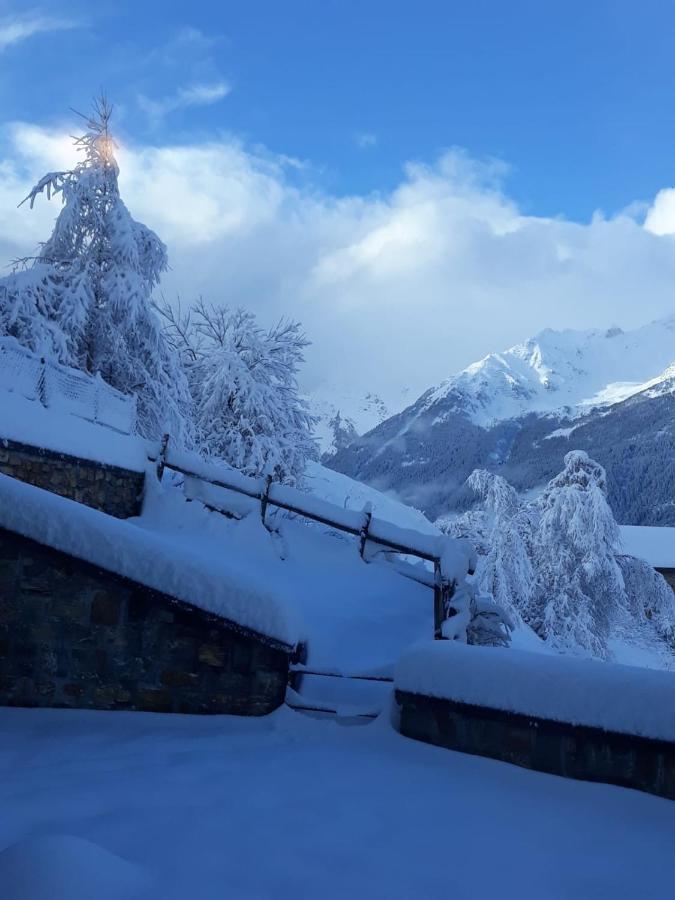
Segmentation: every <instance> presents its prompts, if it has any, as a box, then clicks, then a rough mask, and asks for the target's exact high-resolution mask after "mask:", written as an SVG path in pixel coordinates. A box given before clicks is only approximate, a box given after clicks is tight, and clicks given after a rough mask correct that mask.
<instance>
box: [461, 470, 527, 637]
mask: <svg viewBox="0 0 675 900" xmlns="http://www.w3.org/2000/svg"><path fill="white" fill-rule="evenodd" d="M467 485H468V487H470V488H471V489H472V490H473V491H474V493H475V494H476V496H477V497H479V498H480V501H481V510H482V513H483V538H484V551H483V553H482V554H479V557H478V567H477V569H476V577H477V579H478V583H479V584H480V587H481V590H483V591H485V592H486V593H488V594H490V595H491V596H492V597H493V598H494V600H495V602H496V603H497V604H498V605H499V606H501V607H503V608H504V609H505V610H507V611H508V613H509V615H510V616H511V617H512V618H513V619H515V620H516V621H518V620H519V619H520V618H521V616H523V615H524V616H525V617H527V612H528V610H529V608H530V604H531V601H532V591H533V584H534V571H533V567H532V560H531V552H532V548H531V542H532V534H531V532H532V515H531V512H530V510H529V509H528V507H527V505H526V504H525V503H523V502H522V500H521V499H520V497H519V496H518V494H517V493H516V491H515V490H514V489H513V488H512V487H511V485H510V484H509V483H508V482H507V481H506V479H505V478H502V477H501V476H500V475H495V474H493V473H492V472H487V471H485V470H484V469H476V470H474V472H472V473H471V475H470V476H469V478H468V479H467Z"/></svg>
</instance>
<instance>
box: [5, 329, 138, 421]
mask: <svg viewBox="0 0 675 900" xmlns="http://www.w3.org/2000/svg"><path fill="white" fill-rule="evenodd" d="M0 388H2V389H4V390H7V391H13V392H15V393H17V394H21V395H22V396H23V397H26V398H27V399H28V400H35V401H37V402H38V403H41V404H42V405H43V406H45V407H48V408H49V409H56V410H59V411H60V412H65V413H70V414H71V415H74V416H78V417H79V418H81V419H86V420H87V421H88V422H95V423H97V424H99V425H105V426H106V427H107V428H112V429H114V430H115V431H119V432H121V433H122V434H133V433H134V431H135V428H136V397H135V396H130V395H128V394H123V393H121V391H118V390H116V389H115V388H113V387H111V386H110V385H109V384H107V383H106V382H105V381H104V380H103V379H102V378H101V376H100V375H99V374H98V373H97V374H96V375H87V373H86V372H81V371H80V370H79V369H72V368H70V367H69V366H63V365H60V364H59V363H55V362H52V361H51V360H46V359H44V358H42V357H40V356H37V355H36V354H34V353H31V352H30V351H29V350H26V348H25V347H22V346H21V344H19V343H18V341H15V340H14V338H9V337H3V338H0Z"/></svg>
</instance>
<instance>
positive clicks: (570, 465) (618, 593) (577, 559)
mask: <svg viewBox="0 0 675 900" xmlns="http://www.w3.org/2000/svg"><path fill="white" fill-rule="evenodd" d="M538 506H539V510H540V516H539V521H538V524H537V527H536V530H535V533H534V566H535V570H536V575H537V578H536V583H535V598H534V604H533V605H534V608H535V609H536V611H537V618H538V621H536V622H534V623H533V624H534V625H535V628H536V630H537V631H538V632H539V634H540V635H541V636H542V637H544V638H545V639H546V640H547V641H549V642H550V643H551V644H552V645H553V646H556V647H558V648H560V649H564V650H567V651H570V650H572V651H576V652H579V650H581V651H586V652H589V653H591V654H593V655H595V656H600V657H606V656H607V655H608V650H607V644H606V641H607V638H608V636H609V633H610V628H611V626H612V624H613V622H614V621H615V620H616V617H617V615H619V614H620V613H621V612H622V611H623V610H624V609H625V590H624V580H623V575H622V573H621V569H620V567H619V564H618V562H617V559H616V553H617V547H618V544H619V527H618V525H617V524H616V522H615V520H614V516H613V515H612V511H611V509H610V508H609V504H608V503H607V481H606V476H605V471H604V469H603V468H602V466H600V465H599V464H598V463H596V462H594V461H593V460H592V459H590V458H589V456H588V454H587V453H585V452H584V451H582V450H573V451H571V452H570V453H567V454H566V456H565V468H564V469H563V471H562V472H561V473H560V474H559V475H557V476H556V477H555V478H554V479H553V480H552V481H550V482H549V484H548V486H547V488H546V489H545V491H544V493H543V494H542V496H541V498H540V500H539V503H538Z"/></svg>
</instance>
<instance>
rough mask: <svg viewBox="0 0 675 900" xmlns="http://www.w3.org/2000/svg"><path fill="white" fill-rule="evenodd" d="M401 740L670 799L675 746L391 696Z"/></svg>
mask: <svg viewBox="0 0 675 900" xmlns="http://www.w3.org/2000/svg"><path fill="white" fill-rule="evenodd" d="M396 699H397V701H398V703H399V706H400V711H401V724H400V731H401V734H404V735H405V736H406V737H411V738H415V739H417V740H420V741H425V742H427V743H429V744H436V745H438V746H440V747H448V748H449V749H450V750H458V751H460V752H461V753H472V754H475V755H478V756H487V757H490V758H492V759H499V760H502V761H504V762H509V763H513V764H515V765H517V766H524V767H525V768H528V769H536V770H537V771H539V772H549V773H551V774H553V775H563V776H565V777H567V778H578V779H582V780H585V781H602V782H607V783H610V784H618V785H621V786H623V787H632V788H637V789H638V790H641V791H647V792H648V793H651V794H658V795H660V796H662V797H669V798H670V799H674V800H675V744H672V743H667V742H665V741H655V740H651V739H649V738H643V737H635V736H631V735H625V734H619V733H617V732H608V731H603V730H602V729H600V728H589V727H587V726H581V725H569V724H566V723H562V722H554V721H551V720H549V719H539V718H536V717H533V716H524V715H520V714H517V713H509V712H504V711H503V710H498V709H488V708H485V707H479V706H471V705H469V704H465V703H458V702H456V701H453V700H441V699H438V698H436V697H427V696H423V695H421V694H412V693H409V692H407V691H396Z"/></svg>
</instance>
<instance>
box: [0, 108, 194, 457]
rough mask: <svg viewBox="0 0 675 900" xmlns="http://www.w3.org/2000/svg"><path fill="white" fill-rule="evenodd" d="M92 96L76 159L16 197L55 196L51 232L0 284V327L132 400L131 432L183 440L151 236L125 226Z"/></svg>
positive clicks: (180, 383) (106, 136)
mask: <svg viewBox="0 0 675 900" xmlns="http://www.w3.org/2000/svg"><path fill="white" fill-rule="evenodd" d="M111 112H112V107H111V106H110V105H109V104H108V102H107V101H106V99H105V98H104V97H102V98H101V99H99V100H98V101H97V102H96V103H95V104H94V109H93V112H92V114H91V116H90V117H89V118H87V119H86V125H87V130H86V132H85V134H84V135H83V136H82V137H79V138H77V139H76V140H75V145H76V147H77V149H78V150H79V151H80V152H81V153H82V158H81V159H80V161H79V162H78V164H77V165H76V166H75V167H74V168H73V169H71V170H69V171H65V172H50V173H48V174H47V175H45V176H44V178H42V179H41V180H40V181H39V182H38V183H37V184H36V185H35V187H34V188H33V189H32V191H31V192H30V194H29V196H28V197H27V198H26V199H27V200H29V201H30V206H31V208H32V206H33V204H34V202H35V200H36V198H37V197H38V196H39V195H40V194H43V193H44V194H46V196H47V198H48V199H50V198H51V197H52V196H60V198H61V201H62V208H61V211H60V213H59V215H58V218H57V220H56V224H55V227H54V231H53V234H52V236H51V237H50V238H49V240H48V241H47V242H46V243H45V244H43V245H42V246H41V248H40V250H39V253H38V255H37V257H35V258H34V259H31V260H25V261H23V266H22V267H20V268H18V269H17V270H16V271H15V272H14V273H13V274H12V275H10V276H9V277H7V278H5V279H3V280H2V282H1V283H0V330H1V331H2V333H4V334H9V335H12V336H14V337H16V338H17V339H18V340H19V341H20V342H21V343H22V344H23V345H24V346H26V347H28V348H29V349H31V350H34V351H36V352H38V353H40V354H42V355H45V356H49V357H52V358H55V359H57V360H58V361H59V362H62V363H65V364H67V365H71V366H75V367H77V368H80V369H83V370H84V371H86V372H90V373H95V372H99V373H100V374H101V376H102V377H103V378H104V379H105V380H106V381H107V382H108V383H109V384H111V385H113V386H114V387H116V388H118V389H119V390H121V391H123V392H125V393H135V394H136V395H137V397H138V424H139V430H140V432H141V434H143V435H144V436H147V437H156V436H158V435H159V434H161V433H162V432H163V431H170V432H171V434H172V437H173V438H174V439H175V440H177V441H178V442H179V443H190V441H191V425H190V414H191V412H190V411H191V399H190V395H189V392H188V389H187V384H186V381H185V378H184V376H183V374H182V372H181V370H180V367H179V365H178V360H177V358H176V356H175V354H174V353H173V352H172V350H171V348H170V347H169V346H168V344H167V342H166V341H165V339H164V336H163V334H162V329H161V326H160V322H159V320H158V318H157V316H156V313H155V312H154V310H153V308H152V304H151V300H150V295H151V293H152V291H153V289H154V288H155V287H156V285H157V284H158V282H159V279H160V276H161V273H162V272H163V271H164V270H165V269H166V267H167V256H166V248H165V246H164V244H163V243H162V242H161V240H160V239H159V238H158V237H157V235H156V234H155V233H154V232H153V231H151V230H150V229H149V228H146V226H145V225H142V224H141V223H139V222H136V221H135V220H134V219H132V217H131V215H130V214H129V211H128V210H127V208H126V206H125V205H124V203H123V201H122V199H121V197H120V194H119V187H118V182H117V179H118V173H119V170H118V167H117V163H116V161H115V157H114V146H115V145H114V142H113V139H112V137H111V135H110V131H109V124H110V116H111Z"/></svg>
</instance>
